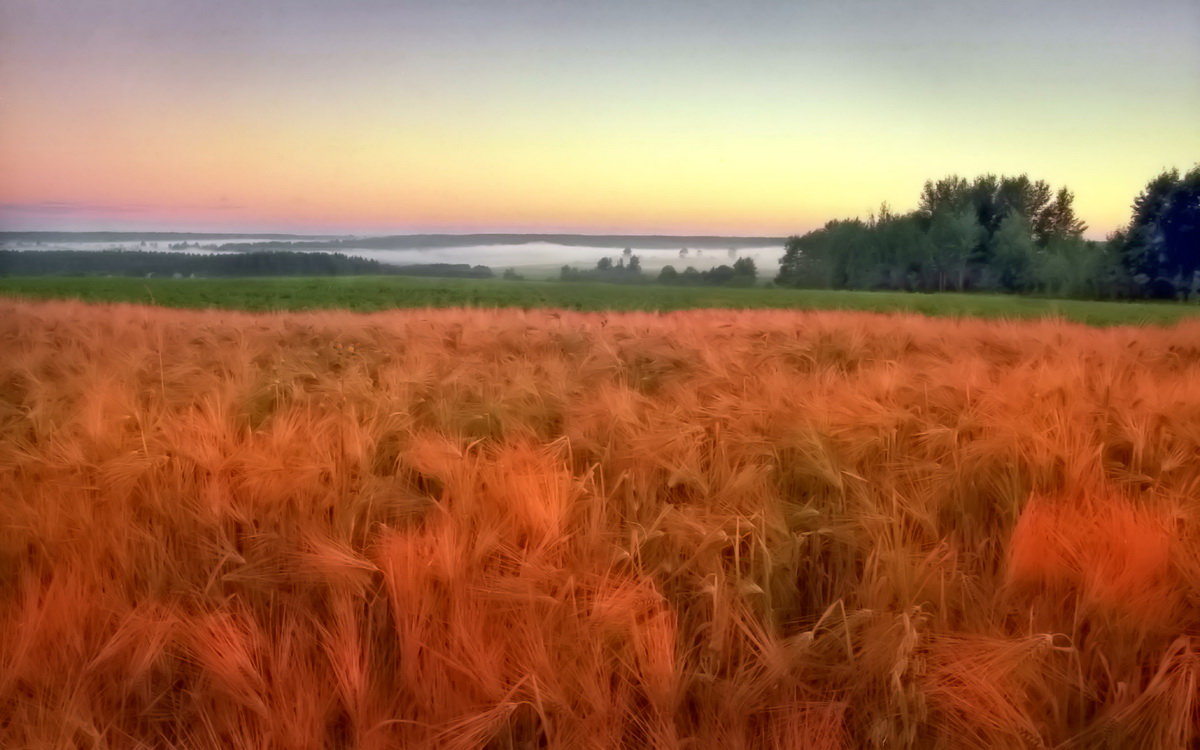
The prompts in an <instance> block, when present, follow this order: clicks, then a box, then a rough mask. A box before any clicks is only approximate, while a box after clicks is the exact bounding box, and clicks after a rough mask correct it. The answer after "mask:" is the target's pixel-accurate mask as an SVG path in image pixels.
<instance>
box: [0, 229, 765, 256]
mask: <svg viewBox="0 0 1200 750" xmlns="http://www.w3.org/2000/svg"><path fill="white" fill-rule="evenodd" d="M235 239H236V240H254V242H232V243H226V244H224V245H222V246H221V247H220V249H222V250H227V251H232V252H239V251H259V250H339V249H343V248H363V249H375V250H419V249H428V248H445V247H469V246H472V245H524V244H528V243H531V242H545V243H549V244H554V245H568V246H574V247H603V248H626V247H632V248H634V249H637V250H679V249H681V248H685V247H686V248H700V249H704V250H708V249H721V250H726V249H729V248H739V249H740V248H745V247H761V246H763V245H782V244H783V243H784V241H785V238H784V237H745V236H739V237H722V236H718V235H666V234H395V235H386V236H359V237H349V236H345V235H301V234H249V233H241V234H238V233H224V234H206V233H203V232H0V243H13V242H43V243H54V242H58V243H71V242H184V241H191V242H195V241H207V242H215V241H220V240H235ZM260 240H261V242H259V241H260ZM264 243H265V244H264Z"/></svg>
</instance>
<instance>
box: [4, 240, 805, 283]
mask: <svg viewBox="0 0 1200 750" xmlns="http://www.w3.org/2000/svg"><path fill="white" fill-rule="evenodd" d="M237 242H257V241H256V240H253V239H244V240H242V239H222V240H221V242H220V243H213V242H200V243H198V244H197V243H195V242H189V243H187V245H188V246H187V247H186V248H180V247H179V246H178V245H177V246H176V247H170V244H171V243H169V242H161V241H160V242H144V243H143V242H46V243H42V244H39V245H34V244H31V243H23V244H17V245H13V244H10V245H8V248H9V249H17V250H29V251H37V250H92V251H99V250H112V249H122V250H146V251H154V252H185V253H215V252H217V247H218V246H219V245H220V244H225V243H237ZM631 249H632V251H633V254H634V255H636V256H638V259H639V260H640V261H641V265H642V269H643V270H644V271H645V272H646V273H651V274H657V273H658V272H659V270H661V269H662V267H663V266H666V265H672V266H675V268H676V269H677V270H679V271H682V270H684V269H685V268H687V267H688V266H694V267H695V268H696V269H697V270H700V271H703V270H706V269H709V268H713V267H714V266H719V265H721V264H726V265H731V264H732V263H733V261H734V260H736V259H738V258H753V259H754V264H755V266H757V268H758V274H759V276H760V277H765V276H773V275H774V274H775V271H776V270H777V269H778V267H779V258H780V256H781V255H783V247H782V246H769V247H744V248H738V249H736V250H733V249H712V248H705V249H697V248H687V249H686V251H685V249H684V248H683V247H679V248H673V249H669V250H667V249H640V248H637V247H633V248H631ZM312 252H340V253H343V254H345V255H353V256H358V257H360V258H369V259H371V260H377V261H379V262H381V263H389V264H392V265H398V266H404V265H413V264H420V263H467V264H469V265H484V266H490V267H491V268H492V270H494V271H495V272H496V273H497V274H500V273H502V272H503V271H504V269H506V268H513V269H516V270H517V271H518V272H519V273H521V274H524V275H526V276H529V277H531V278H539V277H551V276H557V275H558V272H559V269H560V268H561V267H562V266H564V265H569V266H572V267H575V268H592V267H594V266H595V264H596V261H597V260H599V259H600V258H602V257H606V256H607V257H609V258H612V259H613V261H614V262H615V261H616V260H617V259H618V258H621V257H622V253H623V248H613V247H580V246H575V245H557V244H552V243H548V242H527V243H521V244H513V245H472V246H464V247H439V248H429V249H404V250H377V249H366V248H363V249H356V248H354V247H353V245H349V244H348V245H346V246H343V247H339V248H337V249H336V250H318V251H312Z"/></svg>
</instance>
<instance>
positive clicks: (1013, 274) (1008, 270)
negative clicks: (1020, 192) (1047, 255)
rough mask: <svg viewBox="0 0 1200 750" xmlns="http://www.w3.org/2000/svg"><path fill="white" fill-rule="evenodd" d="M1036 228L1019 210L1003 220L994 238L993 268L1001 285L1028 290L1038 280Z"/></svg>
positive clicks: (1017, 290) (1007, 287)
mask: <svg viewBox="0 0 1200 750" xmlns="http://www.w3.org/2000/svg"><path fill="white" fill-rule="evenodd" d="M1034 260H1035V259H1034V244H1033V230H1032V228H1031V227H1030V226H1029V220H1028V219H1026V218H1025V216H1024V215H1023V214H1022V213H1021V212H1019V211H1011V212H1010V213H1009V214H1008V215H1007V216H1005V217H1004V220H1003V221H1001V222H1000V227H999V229H997V230H996V234H995V236H994V237H993V238H992V272H993V273H994V274H995V276H996V280H997V283H998V284H999V285H1000V288H1001V289H1004V290H1005V291H1009V292H1025V291H1028V290H1029V289H1031V288H1032V287H1033V283H1034V276H1033V270H1034Z"/></svg>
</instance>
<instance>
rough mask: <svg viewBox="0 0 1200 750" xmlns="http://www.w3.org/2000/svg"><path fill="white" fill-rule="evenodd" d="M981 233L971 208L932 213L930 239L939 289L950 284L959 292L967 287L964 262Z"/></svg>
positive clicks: (969, 255)
mask: <svg viewBox="0 0 1200 750" xmlns="http://www.w3.org/2000/svg"><path fill="white" fill-rule="evenodd" d="M982 232H983V229H982V227H980V226H979V222H978V221H977V220H976V218H975V212H974V211H972V210H971V209H970V208H965V209H958V210H957V211H942V212H940V213H938V214H935V215H934V217H933V221H932V224H931V225H930V227H929V236H930V239H931V240H932V241H933V251H934V254H933V265H934V268H935V269H936V272H937V276H938V290H939V291H945V289H946V287H947V285H950V284H952V285H954V287H955V288H956V289H958V290H960V291H961V290H962V289H963V288H964V287H965V286H966V275H967V262H968V261H969V259H970V257H971V253H972V251H973V250H974V249H975V247H976V245H977V244H978V242H979V237H980V235H981V234H982Z"/></svg>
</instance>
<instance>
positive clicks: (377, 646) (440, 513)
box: [0, 280, 1200, 750]
mask: <svg viewBox="0 0 1200 750" xmlns="http://www.w3.org/2000/svg"><path fill="white" fill-rule="evenodd" d="M87 283H88V284H92V286H86V287H85V285H84V284H83V283H80V284H79V285H78V286H73V285H74V284H75V282H73V281H66V280H56V281H54V282H25V281H14V280H6V281H4V282H3V289H4V290H5V292H6V293H8V292H13V291H16V290H18V289H20V290H24V291H31V290H32V291H34V292H36V291H38V290H41V291H43V292H50V291H53V292H55V293H59V292H62V291H63V290H65V291H67V292H68V293H69V292H70V291H71V290H73V289H74V290H80V289H84V288H87V289H90V290H92V291H93V292H94V293H97V294H106V295H108V294H110V295H113V296H120V295H121V294H130V293H132V294H138V293H139V292H137V290H138V289H141V287H142V285H143V283H142V282H126V281H122V280H105V281H104V282H103V283H104V286H97V283H98V282H87ZM310 283H313V284H316V285H315V286H313V287H311V288H306V286H305V285H306V284H310ZM39 284H40V285H41V286H39ZM51 284H57V285H58V286H57V287H52V286H50V285H51ZM186 284H187V285H186V286H185V285H184V284H181V283H176V284H171V283H167V282H159V283H154V284H150V285H147V286H148V288H149V291H150V292H152V293H153V294H154V297H155V299H157V300H158V301H160V302H165V303H167V304H173V305H179V304H185V303H187V302H188V301H190V302H191V303H192V304H220V303H222V302H224V303H230V304H232V303H233V302H234V301H236V300H237V299H238V297H237V295H238V294H239V293H240V292H239V289H240V290H242V291H243V292H245V290H247V289H250V288H251V287H250V286H246V287H238V286H234V287H232V288H231V290H230V291H229V292H228V294H226V295H225V296H224V297H223V298H222V300H212V299H209V300H205V299H203V297H202V294H201V293H202V291H203V290H208V291H209V292H213V290H215V289H216V288H217V287H215V286H207V285H203V284H196V283H195V282H187V283H186ZM253 286H254V287H258V288H260V289H261V288H262V287H263V282H253ZM267 286H268V287H271V288H273V289H274V290H275V292H274V293H273V295H274V296H267V297H265V299H266V300H269V301H268V302H265V303H264V304H265V305H266V306H267V307H275V306H277V305H276V301H278V300H280V299H281V298H282V297H281V296H282V294H283V293H284V290H288V291H287V293H288V294H292V295H295V296H293V297H292V299H291V300H289V304H291V303H295V305H297V306H300V305H305V306H323V305H326V304H333V302H334V299H333V297H334V296H336V295H335V291H334V290H340V291H337V294H344V295H347V298H349V299H353V300H355V301H357V302H359V303H360V304H359V305H358V307H360V308H371V307H373V306H387V305H392V304H397V303H398V302H399V303H401V304H402V303H404V302H405V301H407V298H402V299H401V300H397V299H395V298H391V297H389V296H388V295H389V294H390V293H392V292H395V291H397V290H398V289H402V290H405V294H407V293H409V292H412V290H424V292H425V293H426V294H431V295H437V294H442V293H445V294H450V295H454V294H464V293H467V290H472V292H471V293H478V294H479V295H481V297H480V298H479V299H472V300H463V301H470V302H473V303H476V304H483V305H490V304H493V300H494V298H493V297H488V296H486V295H489V294H494V295H502V294H505V293H508V294H513V295H516V296H518V297H520V296H521V295H526V294H527V292H526V291H525V290H527V289H538V290H541V291H542V293H543V294H545V295H546V297H543V298H535V299H533V300H532V304H535V305H539V304H554V303H555V301H556V300H558V299H560V298H558V297H555V296H554V295H556V294H560V293H561V294H564V295H565V294H567V293H568V292H570V293H571V294H572V295H577V297H576V299H579V300H580V302H579V304H580V305H582V306H585V307H587V306H590V305H591V304H593V302H592V301H591V300H592V299H593V298H592V297H591V296H590V295H592V294H598V293H599V292H597V291H595V290H593V289H591V288H589V287H576V286H571V287H570V288H569V289H567V288H561V287H558V286H555V285H537V286H533V285H518V286H513V285H505V284H503V283H501V282H497V283H496V284H494V285H482V284H480V285H468V284H454V285H450V284H443V283H441V282H428V281H419V282H417V281H414V282H408V281H405V282H403V284H400V285H393V284H392V282H391V280H388V281H387V282H385V283H383V284H381V285H379V286H371V285H370V284H368V283H367V282H365V281H359V280H356V281H354V282H350V283H348V284H347V285H345V286H340V287H339V286H337V285H336V283H335V282H325V281H322V282H319V283H317V282H303V281H280V282H272V283H271V284H268V285H267ZM560 289H561V290H562V291H561V292H560V291H559V290H560ZM442 290H450V291H447V292H443V291H442ZM509 290H511V291H509ZM605 291H606V292H607V291H608V290H607V289H606V290H605ZM677 292H678V295H680V296H678V297H675V298H672V299H673V300H674V301H682V300H685V299H692V298H688V297H686V296H684V295H690V294H697V295H699V294H720V295H733V294H734V292H733V291H727V292H719V293H713V292H708V291H701V290H695V291H693V290H677ZM213 293H215V292H213ZM245 293H249V292H245ZM412 293H413V294H414V295H415V294H416V293H415V292H412ZM642 293H643V290H621V292H620V294H628V295H630V296H629V297H625V298H618V299H626V300H630V302H629V304H630V305H631V306H636V304H638V303H644V302H645V300H646V299H647V298H645V297H640V298H639V297H636V295H639V294H642ZM760 294H761V293H760ZM782 294H785V292H770V293H769V294H768V295H767V296H764V297H761V299H765V300H773V299H781V297H779V296H775V295H782ZM787 294H794V293H787ZM372 295H374V296H372ZM525 298H526V299H528V297H527V296H526V297H525ZM422 299H423V301H421V302H414V304H430V303H431V301H430V298H429V297H424V298H422ZM608 299H612V298H608ZM722 299H729V298H727V297H722ZM744 299H746V300H749V299H751V298H750V297H745V298H744ZM755 299H760V298H757V297H756V298H755ZM793 299H797V300H805V299H807V300H813V299H817V297H815V296H808V297H805V296H804V295H803V294H797V295H796V296H795V297H793ZM843 299H848V298H843ZM911 299H916V300H922V299H924V298H920V297H916V298H911ZM954 299H956V298H935V299H930V304H951V302H945V303H944V302H943V300H951V301H953V300H954ZM271 300H273V301H271ZM633 300H636V301H637V302H634V301H633ZM1008 301H1010V300H1006V302H1008ZM1011 302H1012V303H1014V304H1021V302H1020V301H1018V300H1011ZM670 304H673V302H672V303H670ZM799 304H804V303H803V302H801V303H799ZM981 304H982V302H981ZM1128 308H1129V309H1132V306H1128ZM1067 309H1075V308H1066V307H1064V308H1060V309H1059V311H1060V312H1064V313H1065V311H1066V310H1067ZM1092 309H1107V308H1103V307H1097V308H1092ZM1147 309H1149V308H1147ZM1153 309H1167V308H1153ZM1170 309H1171V310H1172V311H1173V310H1176V309H1178V308H1170ZM1107 322H1111V321H1107ZM1198 342H1200V322H1183V323H1180V324H1178V325H1177V326H1175V327H1146V328H1134V327H1111V328H1093V327H1086V326H1080V325H1074V324H1070V323H1065V322H1062V321H1057V320H1040V321H1024V322H1015V321H982V320H973V319H960V318H929V317H922V316H916V315H901V314H895V315H887V316H881V315H874V314H868V313H854V312H799V311H785V310H746V311H730V310H694V311H684V312H673V313H667V314H660V313H648V312H628V313H595V312H576V311H566V310H563V311H550V310H520V309H511V310H493V309H470V308H469V309H444V310H430V309H414V310H398V311H390V312H383V313H376V314H371V315H359V314H353V313H350V312H345V311H320V312H307V313H287V314H280V313H274V314H268V315H256V314H251V313H246V312H230V311H220V310H203V311H196V310H167V309H162V308H153V307H142V306H134V305H88V304H84V303H81V302H74V301H65V302H64V301H52V302H34V301H27V300H17V299H0V352H2V353H3V356H2V357H0V497H2V498H3V503H2V504H0V600H2V601H3V606H0V746H3V747H14V748H15V747H47V748H75V747H95V748H141V747H165V746H174V747H189V748H226V747H241V748H266V747H280V748H321V747H354V748H401V747H405V748H408V747H439V748H442V747H445V748H479V747H489V748H535V747H547V748H617V747H625V748H643V747H647V748H711V747H720V748H724V749H727V750H737V749H739V748H763V747H767V748H770V747H774V748H825V749H830V748H858V747H868V748H870V747H874V748H1024V747H1056V748H1114V749H1115V748H1184V747H1189V746H1191V747H1194V746H1196V745H1195V743H1196V742H1197V741H1198V740H1200V462H1198V460H1197V459H1198V458H1200V343H1198Z"/></svg>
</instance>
